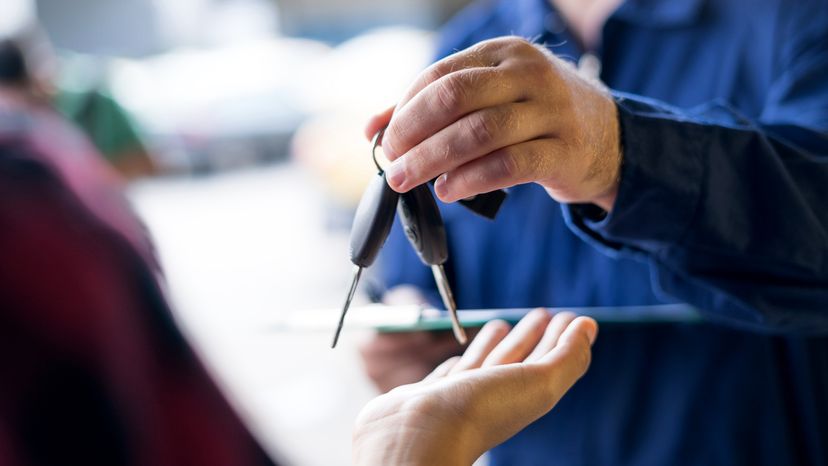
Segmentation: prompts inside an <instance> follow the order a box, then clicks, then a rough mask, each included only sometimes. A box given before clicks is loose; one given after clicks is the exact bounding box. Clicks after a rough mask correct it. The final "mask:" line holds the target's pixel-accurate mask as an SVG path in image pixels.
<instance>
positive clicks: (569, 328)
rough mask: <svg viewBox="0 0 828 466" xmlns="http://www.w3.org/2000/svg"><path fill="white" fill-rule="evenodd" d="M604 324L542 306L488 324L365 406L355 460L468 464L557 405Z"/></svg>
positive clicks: (363, 462) (359, 421)
mask: <svg viewBox="0 0 828 466" xmlns="http://www.w3.org/2000/svg"><path fill="white" fill-rule="evenodd" d="M596 334H597V324H596V323H595V321H594V320H592V319H589V318H586V317H577V318H576V316H575V315H574V314H571V313H559V314H556V315H554V316H552V315H551V314H549V313H548V312H547V311H545V310H543V309H536V310H535V311H532V312H531V313H529V314H528V315H527V316H526V317H524V318H523V319H522V320H521V321H520V322H519V323H518V324H517V325H515V327H514V329H511V332H510V328H509V325H508V324H507V323H505V322H502V321H493V322H489V323H488V324H486V325H485V326H484V327H483V328H482V329H481V331H480V333H479V334H478V335H477V337H476V338H475V340H474V341H473V342H472V343H471V344H470V345H469V347H468V349H467V350H466V351H465V353H464V354H463V355H462V356H457V357H454V358H451V359H449V360H448V361H446V362H444V363H443V364H441V365H440V366H439V367H437V369H435V370H434V372H432V373H431V374H430V375H429V376H428V377H426V378H425V379H424V380H422V381H421V382H417V383H414V384H409V385H403V386H400V387H398V388H396V389H394V390H392V391H390V392H388V393H386V394H384V395H381V396H379V397H377V398H375V399H374V400H372V401H371V402H370V403H368V404H367V405H366V406H365V408H363V410H362V412H361V413H360V415H359V417H358V419H357V422H356V427H355V430H354V439H353V455H354V463H355V464H359V465H373V464H395V465H401V464H410V465H413V464H417V465H420V464H422V465H424V464H429V465H434V464H440V465H461V464H462V465H468V464H472V463H473V462H474V461H475V460H476V459H477V458H478V457H479V456H480V455H482V454H483V453H484V452H485V451H487V450H488V449H490V448H492V447H494V446H496V445H498V444H499V443H501V442H503V441H505V440H506V439H508V438H509V437H511V436H513V435H514V434H516V433H517V432H518V431H520V430H521V429H523V428H524V427H526V426H527V425H529V424H530V423H531V422H533V421H535V420H536V419H538V418H539V417H541V416H543V415H544V414H546V413H547V412H549V410H551V409H552V408H553V407H554V406H555V404H557V402H558V401H559V400H560V399H561V397H562V396H563V395H564V393H566V392H567V390H569V388H570V387H572V385H573V384H574V383H575V382H576V381H577V380H578V379H579V378H580V377H581V376H582V375H583V374H584V373H585V372H586V369H587V367H588V366H589V362H590V355H591V351H590V348H591V346H592V343H593V342H594V340H595V336H596Z"/></svg>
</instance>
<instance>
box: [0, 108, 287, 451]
mask: <svg viewBox="0 0 828 466" xmlns="http://www.w3.org/2000/svg"><path fill="white" fill-rule="evenodd" d="M1 110H2V109H0V121H4V120H5V122H6V123H5V129H3V127H4V126H3V125H2V124H0V464H3V465H9V466H14V465H40V464H43V465H46V464H62V465H63V464H84V465H93V464H106V465H153V466H155V465H158V466H163V465H200V466H204V465H208V466H209V465H260V464H271V463H270V460H269V459H268V458H267V456H266V455H265V453H264V452H263V450H262V449H261V448H260V447H259V446H258V444H257V443H256V442H255V440H254V439H253V438H252V436H251V435H250V433H249V432H248V430H247V429H246V428H245V426H244V425H243V424H242V423H241V421H240V420H239V418H238V417H237V416H236V414H235V413H234V412H233V410H232V409H231V408H230V406H229V405H228V403H227V402H226V400H225V399H224V398H223V397H222V395H221V393H220V392H219V390H218V389H217V387H216V385H215V384H214V383H213V382H212V381H211V380H210V378H209V377H208V375H207V373H206V371H205V370H204V368H203V366H202V365H201V364H200V362H199V360H198V358H197V357H196V356H195V354H194V353H193V351H192V350H191V348H190V347H189V346H188V345H187V343H186V341H185V340H184V338H183V337H182V335H181V333H180V332H179V330H178V329H177V328H176V325H175V322H174V320H173V318H172V315H171V313H170V309H169V306H168V305H167V302H166V301H165V298H164V296H163V293H162V291H161V288H160V286H159V282H158V273H157V266H156V263H155V261H154V259H153V253H152V250H151V249H150V248H149V242H148V241H147V239H146V235H144V233H143V229H142V228H141V227H140V224H139V223H138V222H137V221H136V220H135V218H134V217H133V216H132V214H131V213H130V211H129V209H128V208H127V206H126V203H125V201H124V199H123V197H122V196H121V194H120V192H119V191H120V190H119V187H118V184H117V182H116V181H115V180H114V178H112V177H111V176H110V175H109V174H108V172H107V171H106V169H105V167H103V166H102V164H101V163H99V161H98V158H97V157H96V156H95V154H94V152H93V151H92V150H91V149H90V148H89V146H88V145H87V144H86V143H85V141H83V140H82V139H81V138H79V137H78V136H77V135H76V134H75V133H74V132H73V131H72V130H71V129H69V128H68V127H66V126H65V125H64V124H63V123H62V122H61V121H60V120H58V119H57V118H56V117H54V116H52V115H51V114H50V113H44V112H34V113H31V112H29V114H28V115H21V114H20V113H15V114H13V115H10V114H8V112H7V113H6V114H5V115H4V114H3V113H2V111H1Z"/></svg>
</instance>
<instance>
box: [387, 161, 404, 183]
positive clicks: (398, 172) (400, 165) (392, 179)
mask: <svg viewBox="0 0 828 466" xmlns="http://www.w3.org/2000/svg"><path fill="white" fill-rule="evenodd" d="M385 178H386V179H387V180H388V184H389V185H390V186H391V187H392V188H396V189H400V188H402V185H403V183H405V162H404V161H403V160H397V161H396V162H394V163H392V164H391V165H389V166H388V168H386V169H385Z"/></svg>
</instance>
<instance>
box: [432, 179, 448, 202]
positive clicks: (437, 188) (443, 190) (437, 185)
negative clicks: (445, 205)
mask: <svg viewBox="0 0 828 466" xmlns="http://www.w3.org/2000/svg"><path fill="white" fill-rule="evenodd" d="M447 177H448V175H446V174H445V173H443V174H442V175H440V176H439V177H437V180H436V181H435V182H434V192H435V193H437V197H439V198H440V199H446V196H448V185H447V184H446V183H447V181H446V179H447Z"/></svg>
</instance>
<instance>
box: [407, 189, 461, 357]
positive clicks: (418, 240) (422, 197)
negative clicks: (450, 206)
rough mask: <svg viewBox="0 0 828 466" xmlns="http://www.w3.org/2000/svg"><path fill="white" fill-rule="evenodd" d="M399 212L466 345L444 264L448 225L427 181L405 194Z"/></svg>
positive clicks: (446, 252)
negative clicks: (425, 183) (428, 267)
mask: <svg viewBox="0 0 828 466" xmlns="http://www.w3.org/2000/svg"><path fill="white" fill-rule="evenodd" d="M397 214H398V215H399V216H400V221H401V223H402V227H403V231H404V232H405V236H406V237H407V238H408V241H409V242H410V243H411V245H412V246H413V247H414V250H415V251H416V252H417V255H418V256H419V257H420V260H421V261H423V263H424V264H425V265H428V266H430V267H431V271H432V273H433V274H434V280H435V281H436V282H437V289H438V290H439V292H440V297H441V298H442V299H443V304H444V305H445V306H446V310H448V311H449V316H450V317H451V327H452V330H453V331H454V337H455V338H456V339H457V341H458V342H459V343H460V344H461V345H465V344H466V341H468V338H467V337H466V331H465V330H464V329H463V326H462V325H460V320H459V319H458V318H457V304H455V302H454V295H453V294H452V292H451V287H450V286H449V282H448V277H446V270H445V268H444V267H443V264H444V263H445V262H446V260H447V259H448V241H447V239H446V228H445V225H444V224H443V217H442V216H441V215H440V209H439V208H437V203H436V202H435V201H434V196H433V195H432V194H431V190H430V189H429V188H428V185H420V186H417V187H416V188H414V189H412V190H410V191H408V192H407V193H404V194H402V195H401V196H400V200H399V204H398V205H397Z"/></svg>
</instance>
